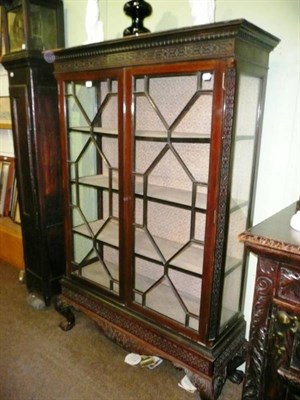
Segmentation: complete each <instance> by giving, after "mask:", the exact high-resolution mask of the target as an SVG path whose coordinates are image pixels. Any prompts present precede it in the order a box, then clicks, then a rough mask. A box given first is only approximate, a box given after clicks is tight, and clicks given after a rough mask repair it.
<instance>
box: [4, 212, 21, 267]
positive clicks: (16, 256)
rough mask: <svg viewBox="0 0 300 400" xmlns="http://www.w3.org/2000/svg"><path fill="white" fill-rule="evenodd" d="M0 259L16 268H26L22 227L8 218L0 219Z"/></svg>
mask: <svg viewBox="0 0 300 400" xmlns="http://www.w3.org/2000/svg"><path fill="white" fill-rule="evenodd" d="M0 258H1V259H2V260H4V261H6V262H8V263H9V264H11V265H13V266H14V267H17V268H19V269H23V268H24V256H23V243H22V232H21V226H20V225H18V224H16V223H15V222H13V221H12V220H11V219H10V218H8V217H1V218H0Z"/></svg>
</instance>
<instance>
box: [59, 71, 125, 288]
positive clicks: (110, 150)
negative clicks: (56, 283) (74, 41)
mask: <svg viewBox="0 0 300 400" xmlns="http://www.w3.org/2000/svg"><path fill="white" fill-rule="evenodd" d="M79 79H80V78H78V77H77V78H76V80H70V81H67V82H65V83H64V98H65V105H66V110H67V111H66V112H67V118H66V120H67V126H66V141H67V168H68V171H67V175H68V180H69V191H68V193H69V198H68V203H69V209H70V215H69V224H70V229H68V231H69V232H70V237H69V241H70V242H71V243H70V244H71V246H70V248H71V249H72V250H71V251H70V253H69V269H70V270H69V275H71V276H72V277H73V278H75V279H76V278H78V279H80V280H82V281H84V282H85V283H89V284H92V285H96V286H97V287H98V288H102V289H103V290H105V291H106V292H108V293H110V294H112V295H115V296H118V295H119V292H120V287H119V193H118V186H119V129H118V128H119V127H118V115H119V104H120V100H119V94H118V90H119V80H118V77H117V76H114V77H111V76H109V77H107V76H101V77H99V76H96V77H95V76H93V77H88V78H85V79H83V80H79Z"/></svg>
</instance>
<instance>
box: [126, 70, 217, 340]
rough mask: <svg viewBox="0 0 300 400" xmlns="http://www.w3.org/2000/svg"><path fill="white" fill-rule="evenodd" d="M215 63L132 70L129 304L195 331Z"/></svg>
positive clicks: (200, 279) (198, 317)
mask: <svg viewBox="0 0 300 400" xmlns="http://www.w3.org/2000/svg"><path fill="white" fill-rule="evenodd" d="M214 68H215V65H214V64H213V63H210V64H208V63H207V64H205V65H201V64H199V63H198V64H192V63H190V64H189V66H188V67H187V66H185V67H184V66H183V67H182V68H181V71H180V72H178V71H177V72H175V71H174V72H172V68H171V67H161V68H160V67H156V68H155V67H152V68H140V69H135V70H134V72H133V76H132V109H133V117H132V140H133V146H132V147H133V168H132V180H133V187H134V194H133V198H134V206H133V208H134V217H133V231H134V245H133V250H132V253H133V270H134V274H133V275H134V279H133V288H132V306H133V307H134V308H136V309H138V310H139V311H140V312H143V313H144V314H147V315H148V316H150V317H152V318H153V319H155V320H157V319H161V320H163V321H164V323H165V324H167V325H169V326H172V327H173V328H174V327H176V328H178V329H179V330H182V331H186V332H194V333H196V332H198V330H199V324H200V308H201V307H200V306H201V291H202V284H203V265H204V263H205V262H206V261H205V259H206V258H207V260H208V258H209V256H208V255H207V254H206V253H207V250H206V242H207V237H206V231H207V212H208V200H207V199H208V192H209V190H214V188H209V183H208V182H209V173H210V163H211V154H212V146H211V143H212V132H213V130H214V128H213V125H214V119H213V118H212V116H213V110H214V107H215V104H214V102H215V97H217V96H216V90H219V89H217V85H216V84H215V75H216V71H215V69H214Z"/></svg>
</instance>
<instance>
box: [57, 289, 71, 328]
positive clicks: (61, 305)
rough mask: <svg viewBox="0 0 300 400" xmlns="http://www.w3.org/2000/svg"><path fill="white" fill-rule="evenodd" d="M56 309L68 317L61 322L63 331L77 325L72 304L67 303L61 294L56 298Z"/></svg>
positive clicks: (60, 325)
mask: <svg viewBox="0 0 300 400" xmlns="http://www.w3.org/2000/svg"><path fill="white" fill-rule="evenodd" d="M55 310H56V311H57V312H59V313H60V314H61V315H62V316H63V317H65V318H66V321H62V322H61V323H60V324H59V327H60V328H61V329H62V330H63V331H65V332H67V331H69V330H70V329H72V328H73V327H74V326H75V316H74V314H73V311H72V306H70V305H68V304H66V302H65V301H64V300H63V299H62V298H61V297H60V296H58V297H57V298H56V300H55Z"/></svg>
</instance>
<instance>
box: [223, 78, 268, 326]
mask: <svg viewBox="0 0 300 400" xmlns="http://www.w3.org/2000/svg"><path fill="white" fill-rule="evenodd" d="M238 87H239V96H238V104H237V123H236V130H235V141H234V160H233V172H232V184H231V200H230V216H229V230H228V242H227V250H226V264H225V283H224V291H223V308H222V316H221V321H222V325H223V326H224V325H225V324H226V323H227V322H228V320H229V319H230V318H231V317H232V316H233V315H234V314H235V313H237V312H239V311H240V307H241V290H242V288H241V284H240V283H239V281H238V279H240V280H241V279H242V273H241V271H242V265H243V258H244V246H243V245H242V244H241V243H240V242H239V241H238V235H239V234H240V233H241V232H243V231H244V230H245V229H246V228H247V222H248V217H249V211H250V210H249V206H250V202H251V199H250V194H251V180H252V178H253V177H252V169H253V156H254V149H255V144H256V134H257V132H256V127H257V118H258V106H259V100H260V93H261V79H260V78H256V77H252V76H247V75H240V76H239V83H238ZM237 268H238V270H237ZM237 271H238V272H237ZM236 277H238V278H236ZM230 288H231V289H230ZM232 288H234V291H233V290H232Z"/></svg>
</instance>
